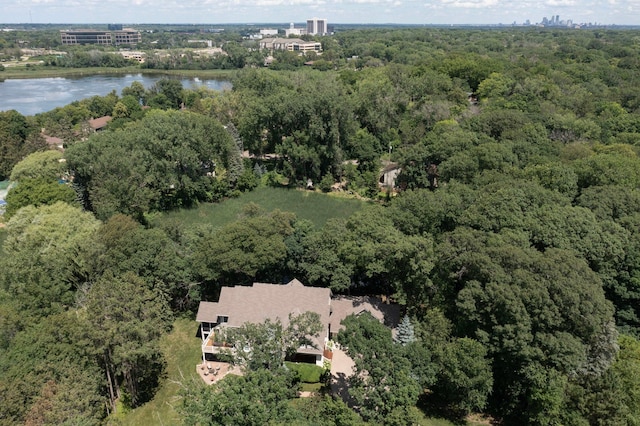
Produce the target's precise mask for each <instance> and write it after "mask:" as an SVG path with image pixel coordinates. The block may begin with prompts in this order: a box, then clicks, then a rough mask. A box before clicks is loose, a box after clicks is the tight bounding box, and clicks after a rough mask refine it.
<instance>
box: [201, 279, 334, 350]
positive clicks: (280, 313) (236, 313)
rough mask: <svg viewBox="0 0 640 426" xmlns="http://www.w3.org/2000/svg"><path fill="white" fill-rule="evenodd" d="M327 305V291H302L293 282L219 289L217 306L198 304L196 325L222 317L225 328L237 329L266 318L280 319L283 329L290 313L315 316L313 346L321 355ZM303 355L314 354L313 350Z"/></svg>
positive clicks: (300, 287) (328, 291)
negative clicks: (319, 329) (318, 329)
mask: <svg viewBox="0 0 640 426" xmlns="http://www.w3.org/2000/svg"><path fill="white" fill-rule="evenodd" d="M330 304H331V290H329V289H328V288H320V287H306V286H304V285H303V284H302V283H301V282H300V281H298V280H296V279H294V280H292V281H291V282H289V283H288V284H266V283H254V284H253V285H251V286H235V287H223V288H222V289H221V291H220V299H219V300H218V302H200V307H199V308H198V314H197V316H196V321H199V322H211V323H216V322H217V321H218V316H226V317H228V318H229V319H228V322H227V326H229V327H239V326H241V325H242V324H244V323H247V322H250V323H262V322H264V321H265V320H266V319H267V318H269V319H271V320H275V319H280V322H281V323H282V325H283V326H284V327H287V326H288V324H289V314H290V313H292V314H294V315H299V314H301V313H304V312H307V311H311V312H317V313H318V315H320V321H321V322H322V327H323V329H322V332H321V333H320V337H319V338H318V339H317V345H318V349H319V350H320V351H322V349H323V346H324V337H325V336H327V334H328V326H329V314H330ZM301 352H303V351H301ZM304 352H307V353H309V352H311V353H316V352H317V350H313V351H307V350H305V351H304Z"/></svg>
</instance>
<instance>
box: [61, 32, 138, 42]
mask: <svg viewBox="0 0 640 426" xmlns="http://www.w3.org/2000/svg"><path fill="white" fill-rule="evenodd" d="M60 40H61V41H62V44H66V45H73V44H101V45H106V46H109V45H112V44H116V45H120V44H137V43H140V42H141V41H142V35H141V34H140V31H137V30H133V29H131V28H125V29H122V30H116V31H100V30H90V29H87V30H60Z"/></svg>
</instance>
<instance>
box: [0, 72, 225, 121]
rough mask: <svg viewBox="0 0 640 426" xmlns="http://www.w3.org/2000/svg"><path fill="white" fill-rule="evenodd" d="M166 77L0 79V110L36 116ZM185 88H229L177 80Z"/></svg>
mask: <svg viewBox="0 0 640 426" xmlns="http://www.w3.org/2000/svg"><path fill="white" fill-rule="evenodd" d="M162 78H167V76H162V75H157V76H154V75H146V74H145V75H143V74H127V75H93V76H88V77H79V78H64V77H54V78H27V79H7V80H4V81H0V111H8V110H11V109H15V110H16V111H18V112H19V113H21V114H22V115H35V114H38V113H41V112H46V111H50V110H52V109H54V108H56V107H61V106H65V105H68V104H70V103H71V102H73V101H77V100H80V99H85V98H89V97H91V96H95V95H99V96H105V95H107V94H109V93H110V92H111V91H112V90H115V91H116V93H117V94H118V96H120V94H121V92H122V89H123V88H125V87H128V86H131V83H133V82H134V81H139V82H140V83H142V84H143V85H144V87H146V88H149V87H151V86H153V85H154V84H155V82H156V81H158V80H160V79H162ZM180 81H181V82H182V86H183V87H184V88H185V89H195V88H197V87H200V86H206V87H208V88H209V89H213V90H225V89H230V88H231V83H230V82H229V81H226V80H200V79H199V78H190V79H180Z"/></svg>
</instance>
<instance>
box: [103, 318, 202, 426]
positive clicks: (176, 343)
mask: <svg viewBox="0 0 640 426" xmlns="http://www.w3.org/2000/svg"><path fill="white" fill-rule="evenodd" d="M197 324H198V323H196V322H195V321H192V320H189V319H184V318H183V319H178V320H176V322H175V323H174V324H173V330H172V331H171V333H169V334H168V335H166V336H164V337H163V338H162V341H161V345H162V350H163V353H164V357H165V359H166V361H167V377H166V378H165V379H164V380H163V381H162V383H161V384H160V388H159V389H158V392H157V393H156V395H155V397H154V398H153V400H151V401H150V402H148V403H146V404H145V405H143V406H142V407H138V408H136V409H135V410H131V411H130V412H128V413H126V414H125V415H123V416H119V418H118V419H114V421H111V422H110V424H117V425H132V426H133V425H135V426H146V425H149V426H157V425H179V424H182V421H181V420H180V417H179V415H178V413H177V412H176V410H175V409H174V407H175V406H177V404H179V403H180V400H179V397H178V390H179V385H178V384H177V383H175V382H176V381H183V380H191V379H192V377H195V378H198V376H197V373H196V365H197V364H198V363H199V362H200V360H201V356H202V353H201V352H200V341H199V340H198V339H197V338H196V337H195V333H196V329H197ZM198 380H199V378H198Z"/></svg>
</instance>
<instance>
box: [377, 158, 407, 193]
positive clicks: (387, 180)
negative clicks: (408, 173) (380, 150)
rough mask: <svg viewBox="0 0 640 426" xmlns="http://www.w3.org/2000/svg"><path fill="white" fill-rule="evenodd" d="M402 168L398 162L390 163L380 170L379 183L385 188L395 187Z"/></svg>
mask: <svg viewBox="0 0 640 426" xmlns="http://www.w3.org/2000/svg"><path fill="white" fill-rule="evenodd" d="M401 171H402V169H401V168H400V166H399V165H398V164H397V163H391V162H390V163H388V164H387V165H386V166H385V167H384V168H383V169H382V171H381V172H380V179H379V180H378V182H379V184H380V186H381V187H383V188H389V189H394V188H395V187H396V178H397V177H398V175H399V174H400V172H401Z"/></svg>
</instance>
